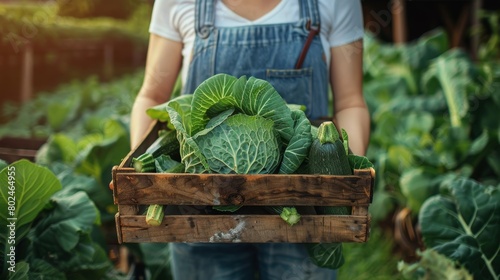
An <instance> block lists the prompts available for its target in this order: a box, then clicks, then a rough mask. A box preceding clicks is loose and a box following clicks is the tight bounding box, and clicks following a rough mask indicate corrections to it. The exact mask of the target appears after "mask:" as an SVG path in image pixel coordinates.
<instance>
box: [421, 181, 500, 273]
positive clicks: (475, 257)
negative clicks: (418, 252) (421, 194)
mask: <svg viewBox="0 0 500 280" xmlns="http://www.w3.org/2000/svg"><path fill="white" fill-rule="evenodd" d="M419 224H420V227H421V230H422V237H423V240H424V242H425V245H426V246H427V247H428V248H432V249H434V250H436V251H437V252H439V253H440V254H443V255H445V256H447V257H448V258H450V259H452V260H454V261H457V262H458V263H459V264H460V265H463V266H464V267H465V268H467V270H468V271H469V272H470V273H471V274H473V275H474V278H475V279H498V278H499V276H500V254H499V252H500V246H499V244H500V235H499V234H498V232H499V226H500V185H496V186H488V185H483V184H480V183H478V182H476V181H474V180H471V179H467V178H458V179H456V180H451V181H450V182H449V183H448V184H445V185H444V191H443V193H442V194H440V195H436V196H433V197H431V198H429V199H427V200H426V201H425V203H424V205H423V206H422V208H421V209H420V214H419Z"/></svg>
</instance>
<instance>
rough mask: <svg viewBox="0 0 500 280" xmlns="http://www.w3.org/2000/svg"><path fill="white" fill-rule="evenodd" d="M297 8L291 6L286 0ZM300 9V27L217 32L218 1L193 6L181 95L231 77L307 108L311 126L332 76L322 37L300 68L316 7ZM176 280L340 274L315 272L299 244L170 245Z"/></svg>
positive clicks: (303, 3)
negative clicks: (266, 85)
mask: <svg viewBox="0 0 500 280" xmlns="http://www.w3.org/2000/svg"><path fill="white" fill-rule="evenodd" d="M282 1H292V0H282ZM296 1H299V3H300V11H301V12H300V15H301V18H300V19H299V21H297V22H294V23H285V24H275V25H256V26H244V27H222V28H220V27H217V28H216V27H215V26H214V17H215V9H214V6H215V0H199V1H197V2H196V12H195V17H196V18H195V25H196V39H195V43H194V47H193V58H192V62H191V64H190V67H189V73H188V80H187V82H186V84H185V85H184V88H183V93H193V92H194V90H195V89H196V87H197V86H198V85H199V84H200V83H202V82H203V81H204V80H206V79H207V78H209V77H211V76H213V75H215V74H218V73H226V74H230V75H233V76H236V77H240V76H242V75H246V76H247V77H250V76H254V77H256V78H260V79H264V80H267V81H269V82H270V83H271V84H272V85H273V86H274V88H275V89H276V90H277V91H278V93H280V95H281V96H283V98H284V99H285V100H286V101H287V102H288V103H293V104H302V105H305V106H306V108H307V111H306V114H307V116H308V117H309V119H311V120H313V119H317V118H319V117H324V116H327V115H328V71H327V66H326V61H325V56H324V51H323V46H322V45H321V41H320V38H319V36H315V37H314V39H313V41H312V43H311V44H310V47H309V50H308V52H307V55H306V56H305V59H304V60H303V63H302V67H301V68H298V69H295V65H296V62H297V59H298V58H299V54H300V53H301V51H302V48H303V46H304V43H305V41H306V39H307V37H308V34H309V27H313V28H314V27H317V28H319V24H320V18H319V11H318V5H317V2H316V0H311V1H309V0H296ZM170 246H171V251H170V252H171V257H172V267H171V269H172V273H173V276H174V279H179V280H191V279H193V280H194V279H214V280H224V279H228V280H235V279H242V280H243V279H244V280H247V279H248V280H254V279H256V278H255V275H256V271H259V278H258V279H260V280H267V279H318V280H329V279H336V271H335V270H330V269H323V268H319V267H317V266H316V265H314V264H313V263H312V262H311V261H310V259H309V255H308V253H307V251H306V249H305V247H304V246H303V245H302V244H289V243H262V244H245V243H233V244H220V243H216V244H205V243H196V244H185V243H171V244H170Z"/></svg>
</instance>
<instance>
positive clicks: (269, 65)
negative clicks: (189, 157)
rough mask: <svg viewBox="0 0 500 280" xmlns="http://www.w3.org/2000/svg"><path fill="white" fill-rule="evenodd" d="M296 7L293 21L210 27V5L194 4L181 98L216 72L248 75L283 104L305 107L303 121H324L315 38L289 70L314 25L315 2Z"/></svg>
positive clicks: (324, 72)
mask: <svg viewBox="0 0 500 280" xmlns="http://www.w3.org/2000/svg"><path fill="white" fill-rule="evenodd" d="M287 1H291V0H287ZM296 1H299V0H296ZM299 3H300V15H301V18H300V20H299V21H298V22H294V23H285V24H274V25H257V26H244V27H222V28H221V27H217V28H216V27H215V26H214V20H215V19H214V17H215V8H214V6H215V1H213V0H212V1H210V0H206V1H203V0H202V1H197V2H196V5H197V7H196V12H195V17H196V18H195V25H196V39H195V43H194V47H193V57H192V60H191V64H190V66H189V72H188V79H187V81H186V84H185V86H184V89H183V93H193V92H194V90H195V89H196V87H197V86H198V85H199V84H201V83H202V82H203V81H204V80H206V79H207V78H209V77H211V76H213V75H215V74H218V73H226V74H230V75H233V76H236V77H237V78H239V77H240V76H243V75H246V76H247V77H250V76H254V77H256V78H259V79H264V80H267V81H269V82H270V83H271V84H272V85H273V86H274V88H275V89H276V90H277V91H278V93H279V94H280V95H281V96H282V97H283V98H284V99H285V100H286V101H287V103H292V104H301V105H305V106H306V115H307V117H308V118H309V119H311V120H313V119H317V118H319V117H324V116H327V115H328V69H327V63H326V61H325V55H324V50H323V46H322V45H321V40H320V38H319V36H315V37H314V39H313V41H312V43H311V45H310V47H309V50H308V52H307V55H306V57H305V60H304V62H303V63H302V66H301V68H299V69H295V64H296V62H297V59H298V57H299V54H300V53H301V50H302V48H303V46H304V43H305V41H306V38H307V36H308V34H309V28H310V27H311V28H319V25H320V17H319V12H318V7H317V2H316V0H313V1H299Z"/></svg>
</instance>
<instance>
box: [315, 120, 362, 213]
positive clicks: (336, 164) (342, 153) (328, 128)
mask: <svg viewBox="0 0 500 280" xmlns="http://www.w3.org/2000/svg"><path fill="white" fill-rule="evenodd" d="M309 171H310V173H312V174H326V175H352V173H353V172H352V169H351V166H350V164H349V159H348V156H347V153H346V148H345V146H344V143H343V142H342V140H340V135H339V132H338V131H337V128H336V127H335V124H334V123H333V122H331V121H326V122H323V123H321V124H320V126H319V128H318V138H317V139H314V141H313V143H312V144H311V148H310V150H309ZM350 208H351V207H344V206H340V207H338V206H317V207H316V212H317V213H318V214H331V215H349V214H350V213H351V209H350Z"/></svg>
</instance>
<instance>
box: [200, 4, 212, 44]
mask: <svg viewBox="0 0 500 280" xmlns="http://www.w3.org/2000/svg"><path fill="white" fill-rule="evenodd" d="M214 4H215V0H196V5H195V9H196V10H195V28H196V35H197V36H198V37H200V38H203V39H205V38H208V35H210V32H211V31H212V29H213V28H214V25H215V24H214V23H215V10H214V6H215V5H214Z"/></svg>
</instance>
